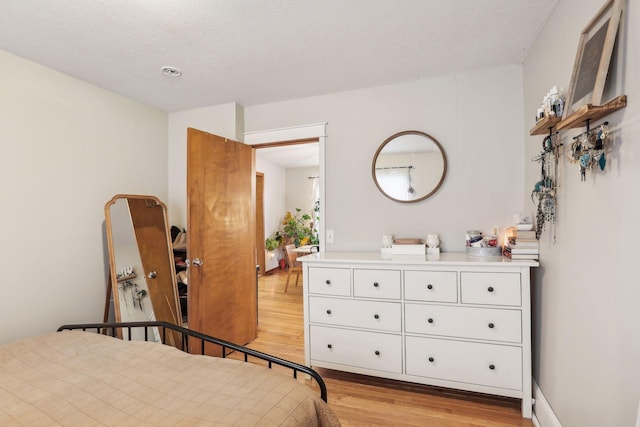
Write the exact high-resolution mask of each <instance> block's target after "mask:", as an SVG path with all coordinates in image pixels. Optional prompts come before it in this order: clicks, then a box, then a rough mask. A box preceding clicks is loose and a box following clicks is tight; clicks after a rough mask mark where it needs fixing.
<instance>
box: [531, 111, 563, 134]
mask: <svg viewBox="0 0 640 427" xmlns="http://www.w3.org/2000/svg"><path fill="white" fill-rule="evenodd" d="M558 122H560V119H559V118H557V117H556V116H547V117H545V118H543V119H542V120H540V121H539V122H538V123H536V125H535V126H534V127H533V128H532V129H531V130H530V131H529V135H531V136H533V135H548V134H549V130H550V129H553V128H554V127H555V126H556V125H557V124H558Z"/></svg>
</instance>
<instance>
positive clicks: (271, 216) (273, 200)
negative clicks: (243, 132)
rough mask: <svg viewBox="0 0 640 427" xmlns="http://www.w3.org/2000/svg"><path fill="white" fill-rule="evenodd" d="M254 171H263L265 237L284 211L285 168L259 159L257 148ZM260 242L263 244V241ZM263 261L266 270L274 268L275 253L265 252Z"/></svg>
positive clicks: (271, 231) (285, 190) (275, 264)
mask: <svg viewBox="0 0 640 427" xmlns="http://www.w3.org/2000/svg"><path fill="white" fill-rule="evenodd" d="M256 171H258V172H262V173H264V193H263V196H264V234H265V236H264V237H265V239H266V238H267V237H269V236H270V235H271V233H273V232H274V231H276V230H277V229H278V227H279V226H280V221H281V220H282V213H283V212H285V200H286V192H287V189H286V182H287V181H286V169H284V168H282V167H280V166H278V165H275V164H273V163H271V162H269V161H266V160H263V159H261V158H260V153H259V150H258V152H257V153H256ZM262 243H263V244H264V242H262ZM263 246H264V245H263ZM274 252H275V251H274ZM265 263H266V265H265V270H266V271H269V270H271V269H273V268H276V267H277V266H278V258H277V255H276V254H275V253H268V252H267V253H266V257H265Z"/></svg>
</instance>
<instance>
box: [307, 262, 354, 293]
mask: <svg viewBox="0 0 640 427" xmlns="http://www.w3.org/2000/svg"><path fill="white" fill-rule="evenodd" d="M309 292H310V293H312V294H323V295H340V296H350V295H351V270H350V269H348V268H325V267H309Z"/></svg>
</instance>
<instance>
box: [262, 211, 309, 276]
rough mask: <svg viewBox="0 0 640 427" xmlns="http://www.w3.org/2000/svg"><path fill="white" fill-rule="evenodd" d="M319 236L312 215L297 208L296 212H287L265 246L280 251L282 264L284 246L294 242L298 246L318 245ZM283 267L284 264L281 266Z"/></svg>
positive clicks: (269, 249) (270, 250)
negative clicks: (313, 227) (314, 227)
mask: <svg viewBox="0 0 640 427" xmlns="http://www.w3.org/2000/svg"><path fill="white" fill-rule="evenodd" d="M318 242H319V240H318V236H317V235H316V234H315V233H314V231H313V230H312V228H311V216H310V215H308V214H303V213H302V209H300V208H296V211H295V213H293V214H292V213H291V212H290V211H289V212H287V213H286V214H285V215H284V217H283V218H282V221H280V227H279V228H278V230H276V231H274V232H273V233H271V235H270V236H269V237H267V239H266V240H265V242H264V248H265V249H266V250H267V251H269V252H272V251H278V258H280V263H281V264H282V262H283V261H284V260H283V257H282V248H283V247H284V246H285V245H290V244H292V243H293V244H294V245H296V247H298V246H304V245H317V244H318ZM281 268H282V266H281Z"/></svg>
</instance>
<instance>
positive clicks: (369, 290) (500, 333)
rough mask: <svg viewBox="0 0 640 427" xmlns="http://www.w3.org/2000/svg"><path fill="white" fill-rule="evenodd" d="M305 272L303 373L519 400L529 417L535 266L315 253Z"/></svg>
mask: <svg viewBox="0 0 640 427" xmlns="http://www.w3.org/2000/svg"><path fill="white" fill-rule="evenodd" d="M298 259H299V260H300V261H302V262H303V265H304V267H303V272H304V327H305V334H304V339H305V358H306V364H307V365H309V366H315V367H323V368H329V369H336V370H341V371H348V372H354V373H359V374H365V375H373V376H378V377H385V378H391V379H397V380H403V381H411V382H416V383H422V384H431V385H436V386H443V387H450V388H457V389H463V390H469V391H475V392H481V393H489V394H496V395H501V396H509V397H516V398H520V399H522V414H523V417H525V418H531V409H532V408H531V406H532V401H531V307H530V291H529V287H530V278H529V272H530V268H531V267H537V266H538V263H537V261H531V260H517V261H516V260H508V259H506V258H502V257H493V258H475V257H469V256H467V255H466V254H464V253H443V254H440V256H439V257H437V258H436V259H430V257H429V256H413V255H399V256H393V257H392V256H390V255H381V254H379V253H351V252H349V253H338V252H323V253H315V254H311V255H308V256H305V257H301V258H298Z"/></svg>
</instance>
